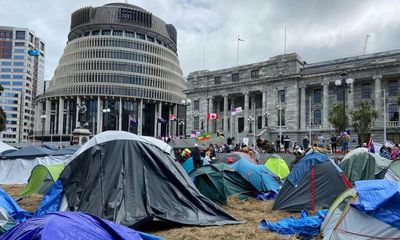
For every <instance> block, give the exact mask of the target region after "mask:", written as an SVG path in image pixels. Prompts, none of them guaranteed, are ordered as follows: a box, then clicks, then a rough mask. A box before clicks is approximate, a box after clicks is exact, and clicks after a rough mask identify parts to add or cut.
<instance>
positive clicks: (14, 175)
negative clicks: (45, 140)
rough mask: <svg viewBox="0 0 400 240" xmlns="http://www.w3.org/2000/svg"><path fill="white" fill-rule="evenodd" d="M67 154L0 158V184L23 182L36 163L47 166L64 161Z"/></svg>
mask: <svg viewBox="0 0 400 240" xmlns="http://www.w3.org/2000/svg"><path fill="white" fill-rule="evenodd" d="M69 156H70V155H66V156H47V157H38V158H35V159H20V158H19V159H10V160H0V184H25V183H27V182H28V179H29V176H30V175H31V172H32V169H33V168H34V167H36V166H37V165H39V164H42V165H45V166H48V165H54V164H61V163H65V162H66V161H67V159H68V157H69Z"/></svg>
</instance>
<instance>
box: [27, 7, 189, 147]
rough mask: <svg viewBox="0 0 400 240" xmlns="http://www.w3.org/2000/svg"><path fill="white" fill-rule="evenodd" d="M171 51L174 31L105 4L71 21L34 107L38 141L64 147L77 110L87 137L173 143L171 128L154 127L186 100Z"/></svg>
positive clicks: (141, 13)
mask: <svg viewBox="0 0 400 240" xmlns="http://www.w3.org/2000/svg"><path fill="white" fill-rule="evenodd" d="M176 43H177V32H176V29H175V27H174V26H173V25H171V24H166V23H165V22H164V21H163V20H161V19H160V18H158V17H156V16H154V15H153V14H152V13H150V12H148V11H146V10H144V9H142V8H140V7H138V6H135V5H131V4H125V3H111V4H106V5H104V6H100V7H85V8H81V9H79V10H77V11H75V12H74V13H72V16H71V28H70V32H69V34H68V42H67V45H66V47H65V50H64V54H63V55H62V57H61V59H60V62H59V65H58V67H57V69H56V70H55V72H54V77H53V79H52V80H51V81H50V85H49V88H48V90H47V91H46V93H45V94H43V95H41V96H39V97H38V99H37V109H38V111H37V112H38V113H41V114H40V116H41V117H42V118H40V117H39V118H40V119H39V118H38V120H37V122H36V129H35V130H36V135H37V137H38V138H40V136H41V134H43V135H44V138H45V139H48V138H49V137H50V136H52V137H53V138H55V139H60V138H61V139H62V140H67V139H68V138H69V137H70V135H71V132H72V131H73V130H74V129H75V128H77V127H80V126H79V121H78V114H77V111H78V108H77V106H81V105H82V104H83V103H84V104H85V106H86V108H87V112H86V119H87V126H85V127H86V128H88V129H89V130H90V131H91V132H92V134H96V133H99V132H102V131H105V130H125V131H127V130H129V131H131V132H134V133H138V134H142V135H148V136H164V135H175V134H176V129H177V125H176V122H177V121H169V122H167V123H164V124H161V123H159V122H160V121H157V119H158V118H159V117H161V118H163V119H165V120H168V118H169V117H170V116H171V114H172V115H175V116H176V115H178V108H179V105H180V103H181V100H182V99H184V96H185V95H184V94H183V90H184V88H185V81H184V79H183V76H182V70H181V68H180V66H179V60H178V54H177V46H176ZM182 114H184V111H182ZM129 116H131V119H134V120H133V124H132V121H131V124H129V119H130V118H129ZM178 118H179V116H178ZM42 130H44V131H42Z"/></svg>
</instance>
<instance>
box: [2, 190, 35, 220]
mask: <svg viewBox="0 0 400 240" xmlns="http://www.w3.org/2000/svg"><path fill="white" fill-rule="evenodd" d="M0 208H1V209H4V210H5V211H6V212H7V215H8V216H9V217H11V218H12V219H14V220H15V221H16V222H17V223H20V222H23V221H25V220H26V219H27V218H30V217H31V216H32V214H31V213H29V212H27V211H25V210H24V209H22V208H21V207H20V206H19V205H18V204H17V202H15V200H14V199H13V198H12V197H11V196H10V195H8V193H7V192H6V191H4V190H3V189H1V188H0ZM1 215H3V217H2V218H3V219H9V218H8V217H7V216H5V215H6V214H3V213H2V214H1Z"/></svg>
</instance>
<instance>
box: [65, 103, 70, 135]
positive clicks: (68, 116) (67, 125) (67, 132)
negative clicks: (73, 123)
mask: <svg viewBox="0 0 400 240" xmlns="http://www.w3.org/2000/svg"><path fill="white" fill-rule="evenodd" d="M70 119H71V116H70V112H69V101H68V100H67V121H66V124H65V133H66V134H70V129H69V122H70Z"/></svg>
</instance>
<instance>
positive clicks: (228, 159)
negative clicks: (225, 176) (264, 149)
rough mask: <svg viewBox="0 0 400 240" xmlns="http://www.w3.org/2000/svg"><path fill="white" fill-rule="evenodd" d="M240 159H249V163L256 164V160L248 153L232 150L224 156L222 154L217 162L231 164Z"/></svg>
mask: <svg viewBox="0 0 400 240" xmlns="http://www.w3.org/2000/svg"><path fill="white" fill-rule="evenodd" d="M241 159H245V160H246V161H249V162H251V163H254V164H257V161H256V160H255V159H252V158H251V157H250V156H249V154H247V153H244V152H233V153H228V154H226V155H225V156H222V157H221V159H220V160H219V162H223V163H228V164H232V163H235V162H237V161H239V160H241Z"/></svg>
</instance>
